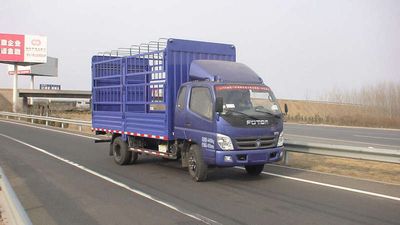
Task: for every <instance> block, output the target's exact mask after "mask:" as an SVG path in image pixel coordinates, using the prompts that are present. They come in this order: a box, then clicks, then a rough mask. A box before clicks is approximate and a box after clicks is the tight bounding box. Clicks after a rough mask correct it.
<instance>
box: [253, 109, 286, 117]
mask: <svg viewBox="0 0 400 225" xmlns="http://www.w3.org/2000/svg"><path fill="white" fill-rule="evenodd" d="M255 111H256V112H261V113H265V114H268V115H271V116H274V117H276V118H282V115H277V114H273V113H271V112H268V111H262V110H259V109H255Z"/></svg>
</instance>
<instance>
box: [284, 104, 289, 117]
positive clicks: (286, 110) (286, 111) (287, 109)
mask: <svg viewBox="0 0 400 225" xmlns="http://www.w3.org/2000/svg"><path fill="white" fill-rule="evenodd" d="M288 112H289V108H288V106H287V104H286V103H285V114H286V115H287V113H288Z"/></svg>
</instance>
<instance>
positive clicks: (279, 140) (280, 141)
mask: <svg viewBox="0 0 400 225" xmlns="http://www.w3.org/2000/svg"><path fill="white" fill-rule="evenodd" d="M282 145H283V131H282V132H281V134H279V139H278V144H277V147H281V146H282Z"/></svg>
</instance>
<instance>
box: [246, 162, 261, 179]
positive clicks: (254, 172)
mask: <svg viewBox="0 0 400 225" xmlns="http://www.w3.org/2000/svg"><path fill="white" fill-rule="evenodd" d="M245 168H246V171H247V174H249V175H251V176H258V175H260V174H261V172H262V171H263V170H264V164H263V165H254V166H245Z"/></svg>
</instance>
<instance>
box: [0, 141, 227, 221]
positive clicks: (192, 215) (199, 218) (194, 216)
mask: <svg viewBox="0 0 400 225" xmlns="http://www.w3.org/2000/svg"><path fill="white" fill-rule="evenodd" d="M0 136H2V137H5V138H8V139H10V140H13V141H15V142H17V143H20V144H22V145H25V146H27V147H30V148H32V149H34V150H36V151H38V152H41V153H44V154H46V155H48V156H51V157H53V158H55V159H58V160H60V161H62V162H65V163H67V164H69V165H71V166H74V167H76V168H78V169H81V170H83V171H85V172H88V173H90V174H92V175H94V176H96V177H99V178H101V179H103V180H105V181H108V182H110V183H112V184H115V185H117V186H119V187H121V188H124V189H126V190H128V191H130V192H132V193H135V194H137V195H140V196H142V197H144V198H147V199H149V200H151V201H153V202H156V203H158V204H160V205H163V206H165V207H167V208H170V209H172V210H174V211H176V212H178V213H181V214H183V215H186V216H188V217H190V218H192V219H195V220H197V221H200V222H202V223H205V224H210V225H211V224H221V223H219V222H216V221H214V220H212V219H210V218H207V217H205V216H202V215H200V214H197V213H193V212H190V211H188V210H185V209H181V208H178V207H177V206H174V205H172V204H171V203H168V202H165V201H162V200H159V199H157V198H155V197H153V196H151V195H149V194H146V193H145V192H142V191H140V190H137V189H134V188H131V187H129V186H128V185H126V184H124V183H121V182H118V181H116V180H114V179H112V178H109V177H107V176H104V175H102V174H100V173H97V172H95V171H93V170H91V169H89V168H86V167H85V166H82V165H80V164H78V163H76V162H73V161H70V160H68V159H64V158H62V157H60V156H57V155H55V154H53V153H50V152H48V151H46V150H44V149H41V148H39V147H36V146H33V145H31V144H28V143H26V142H23V141H21V140H18V139H15V138H13V137H10V136H8V135H5V134H2V133H0Z"/></svg>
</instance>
